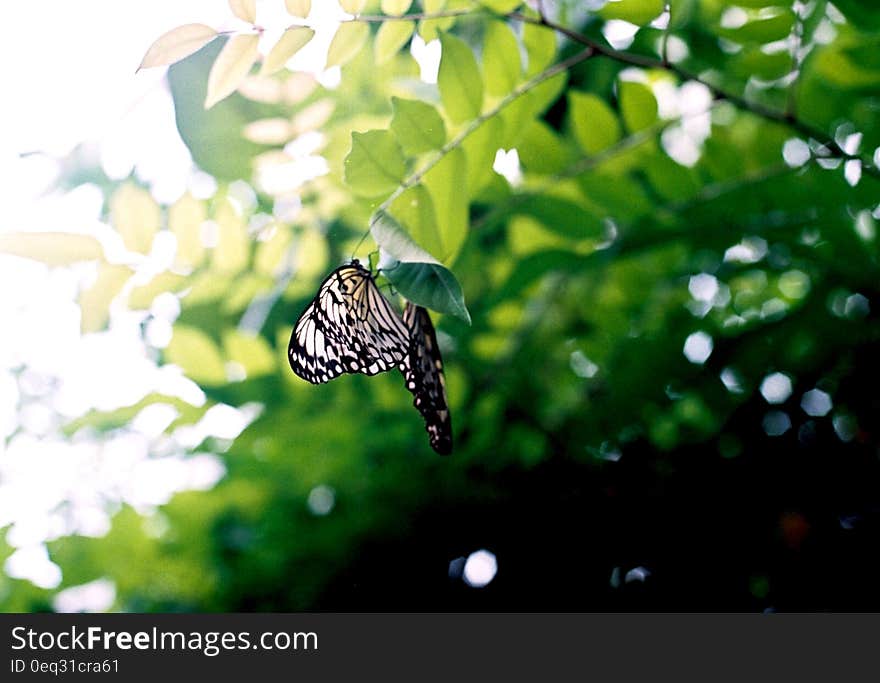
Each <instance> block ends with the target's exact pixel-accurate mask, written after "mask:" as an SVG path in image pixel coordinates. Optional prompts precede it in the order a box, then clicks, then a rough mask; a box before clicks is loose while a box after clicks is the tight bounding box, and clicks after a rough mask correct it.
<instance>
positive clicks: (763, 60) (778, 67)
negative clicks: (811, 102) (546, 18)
mask: <svg viewBox="0 0 880 683" xmlns="http://www.w3.org/2000/svg"><path fill="white" fill-rule="evenodd" d="M730 70H731V73H733V74H736V75H737V76H739V77H740V78H742V79H748V78H749V77H751V76H756V77H758V78H760V79H762V80H765V81H773V80H776V79H777V78H782V77H783V76H785V74H787V73H788V72H790V71H791V55H790V54H788V52H774V53H773V54H769V55H768V54H767V53H766V52H764V51H763V50H762V49H761V48H760V47H758V46H755V47H750V48H744V49H743V50H742V52H740V53H738V54H736V55H734V56H733V57H732V58H731V60H730Z"/></svg>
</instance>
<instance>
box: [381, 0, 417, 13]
mask: <svg viewBox="0 0 880 683" xmlns="http://www.w3.org/2000/svg"><path fill="white" fill-rule="evenodd" d="M411 5H412V0H382V5H381V6H382V14H390V15H391V16H394V17H399V16H400V15H401V14H406V12H407V10H408V9H409V8H410V6H411Z"/></svg>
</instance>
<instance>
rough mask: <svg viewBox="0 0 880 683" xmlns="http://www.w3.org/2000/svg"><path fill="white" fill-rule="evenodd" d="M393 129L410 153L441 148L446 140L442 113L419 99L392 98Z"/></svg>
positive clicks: (402, 145)
mask: <svg viewBox="0 0 880 683" xmlns="http://www.w3.org/2000/svg"><path fill="white" fill-rule="evenodd" d="M391 107H392V110H393V112H394V113H393V115H392V117H391V131H392V132H393V133H394V135H395V136H396V137H397V141H398V142H399V143H400V146H401V147H403V151H404V152H406V154H409V155H416V154H421V153H422V152H427V151H429V150H432V149H439V148H440V147H442V146H443V143H445V142H446V126H444V125H443V119H442V118H441V116H440V113H439V112H438V111H437V110H436V109H435V108H434V107H432V106H431V105H430V104H427V103H425V102H421V101H419V100H404V99H401V98H400V97H392V98H391Z"/></svg>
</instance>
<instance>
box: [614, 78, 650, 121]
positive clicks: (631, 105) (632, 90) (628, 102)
mask: <svg viewBox="0 0 880 683" xmlns="http://www.w3.org/2000/svg"><path fill="white" fill-rule="evenodd" d="M617 87H618V90H617V96H618V99H619V100H620V113H621V114H622V115H623V123H624V125H626V129H627V130H628V131H629V132H630V133H635V132H637V131H640V130H644V129H645V128H650V127H651V126H653V125H654V124H655V123H657V99H656V98H655V97H654V93H653V92H652V91H651V88H649V87H648V86H647V85H645V84H644V83H637V82H635V81H619V82H618V86H617Z"/></svg>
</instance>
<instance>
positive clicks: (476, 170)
mask: <svg viewBox="0 0 880 683" xmlns="http://www.w3.org/2000/svg"><path fill="white" fill-rule="evenodd" d="M503 133H504V124H503V123H502V121H501V119H500V118H499V117H497V116H493V117H492V118H490V119H489V120H487V121H485V122H483V125H481V126H480V127H479V128H477V129H476V130H475V131H474V132H473V133H472V134H470V135H468V137H467V138H466V139H465V141H464V145H463V147H464V152H465V156H466V157H467V188H468V194H469V195H470V196H471V197H474V196H476V195H477V194H478V193H479V191H480V190H482V189H483V188H484V187H485V186H486V184H487V183H488V182H489V181H490V180H492V175H493V173H494V171H493V170H492V165H493V163H494V162H495V155H496V154H497V152H498V148H499V147H500V146H501V136H502V134H503Z"/></svg>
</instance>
